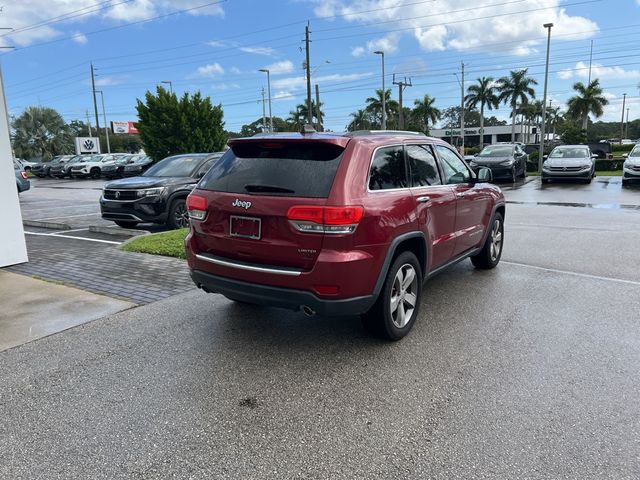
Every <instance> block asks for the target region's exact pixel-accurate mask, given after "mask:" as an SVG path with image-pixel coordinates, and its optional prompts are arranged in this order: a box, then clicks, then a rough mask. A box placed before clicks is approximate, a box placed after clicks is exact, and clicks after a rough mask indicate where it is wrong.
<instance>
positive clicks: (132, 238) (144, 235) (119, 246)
mask: <svg viewBox="0 0 640 480" xmlns="http://www.w3.org/2000/svg"><path fill="white" fill-rule="evenodd" d="M149 235H155V233H151V232H144V233H142V234H140V235H136V236H135V237H131V238H128V239H126V240H125V241H124V242H122V243H121V244H120V245H118V248H119V249H120V250H122V247H124V246H125V245H127V244H128V243H131V242H133V241H134V240H137V239H138V238H140V237H146V236H149ZM145 255H148V254H145Z"/></svg>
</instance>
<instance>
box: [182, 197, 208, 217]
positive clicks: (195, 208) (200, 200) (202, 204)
mask: <svg viewBox="0 0 640 480" xmlns="http://www.w3.org/2000/svg"><path fill="white" fill-rule="evenodd" d="M187 210H188V211H189V217H190V218H193V219H194V220H204V219H205V217H206V216H207V199H206V198H204V197H201V196H199V195H196V194H193V193H192V194H190V195H189V196H188V197H187Z"/></svg>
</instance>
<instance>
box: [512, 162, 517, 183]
mask: <svg viewBox="0 0 640 480" xmlns="http://www.w3.org/2000/svg"><path fill="white" fill-rule="evenodd" d="M517 179H518V176H517V175H516V167H515V166H514V167H513V170H511V183H516V180H517Z"/></svg>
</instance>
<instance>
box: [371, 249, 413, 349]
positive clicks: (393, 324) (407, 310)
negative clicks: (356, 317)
mask: <svg viewBox="0 0 640 480" xmlns="http://www.w3.org/2000/svg"><path fill="white" fill-rule="evenodd" d="M421 298H422V268H421V266H420V262H418V259H417V258H416V256H415V255H414V254H413V253H412V252H402V253H401V254H400V255H398V257H397V258H396V259H395V261H394V262H393V264H392V265H391V268H390V269H389V271H388V272H387V276H386V278H385V282H384V285H383V286H382V291H381V292H380V295H379V296H378V300H377V301H376V303H375V304H374V305H373V307H371V309H370V310H369V311H368V312H367V313H365V314H364V315H363V316H362V320H363V323H364V325H365V327H366V328H367V329H368V330H370V331H371V332H373V333H375V334H376V335H379V336H381V337H382V338H385V339H388V340H400V339H401V338H402V337H404V336H405V335H406V334H407V333H409V331H410V330H411V328H412V327H413V324H414V323H415V321H416V318H417V316H418V312H419V311H420V300H421Z"/></svg>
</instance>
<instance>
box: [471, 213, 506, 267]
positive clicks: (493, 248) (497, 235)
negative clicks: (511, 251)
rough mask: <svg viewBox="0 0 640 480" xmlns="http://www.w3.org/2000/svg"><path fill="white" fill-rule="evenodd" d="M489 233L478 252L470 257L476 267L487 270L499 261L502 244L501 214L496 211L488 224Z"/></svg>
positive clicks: (502, 223) (502, 227)
mask: <svg viewBox="0 0 640 480" xmlns="http://www.w3.org/2000/svg"><path fill="white" fill-rule="evenodd" d="M489 228H490V229H491V230H489V235H487V239H486V240H485V242H484V245H483V246H482V250H480V252H479V253H477V254H476V255H474V256H473V257H471V263H473V266H474V267H476V268H481V269H484V270H489V269H491V268H494V267H495V266H496V265H498V263H499V262H500V257H502V247H503V245H504V221H503V219H502V215H501V214H500V213H499V212H496V213H495V215H494V216H493V219H492V220H491V223H490V224H489Z"/></svg>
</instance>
